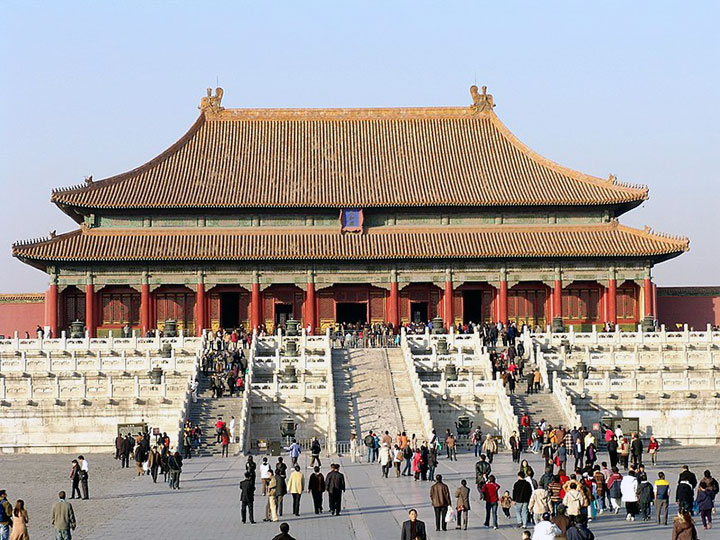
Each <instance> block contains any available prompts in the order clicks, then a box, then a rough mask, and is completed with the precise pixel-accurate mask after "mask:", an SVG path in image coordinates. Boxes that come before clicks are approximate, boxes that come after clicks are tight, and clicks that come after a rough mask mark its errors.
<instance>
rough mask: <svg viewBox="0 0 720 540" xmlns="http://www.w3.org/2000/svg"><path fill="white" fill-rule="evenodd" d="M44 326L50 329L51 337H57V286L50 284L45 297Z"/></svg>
mask: <svg viewBox="0 0 720 540" xmlns="http://www.w3.org/2000/svg"><path fill="white" fill-rule="evenodd" d="M45 302H46V304H45V316H46V319H45V326H49V327H50V333H51V335H52V337H57V335H58V286H57V285H56V284H55V283H51V284H50V287H48V291H47V294H46V295H45Z"/></svg>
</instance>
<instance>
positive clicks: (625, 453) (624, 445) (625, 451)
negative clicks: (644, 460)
mask: <svg viewBox="0 0 720 540" xmlns="http://www.w3.org/2000/svg"><path fill="white" fill-rule="evenodd" d="M618 440H619V441H620V445H619V447H618V450H619V452H620V463H622V466H623V469H625V470H626V471H627V470H628V465H629V460H630V445H629V444H628V441H627V439H626V438H625V437H621V438H620V439H618Z"/></svg>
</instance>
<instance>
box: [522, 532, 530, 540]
mask: <svg viewBox="0 0 720 540" xmlns="http://www.w3.org/2000/svg"><path fill="white" fill-rule="evenodd" d="M522 540H530V531H523V535H522Z"/></svg>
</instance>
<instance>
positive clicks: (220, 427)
mask: <svg viewBox="0 0 720 540" xmlns="http://www.w3.org/2000/svg"><path fill="white" fill-rule="evenodd" d="M218 397H221V396H218ZM224 431H225V422H224V421H223V419H222V416H218V417H217V422H215V435H216V438H215V444H218V443H220V437H221V436H222V434H223V432H224Z"/></svg>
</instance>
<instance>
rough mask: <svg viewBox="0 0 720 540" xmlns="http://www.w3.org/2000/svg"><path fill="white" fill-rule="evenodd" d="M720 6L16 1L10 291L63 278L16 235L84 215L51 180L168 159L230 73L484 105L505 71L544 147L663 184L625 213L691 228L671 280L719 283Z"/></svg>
mask: <svg viewBox="0 0 720 540" xmlns="http://www.w3.org/2000/svg"><path fill="white" fill-rule="evenodd" d="M590 4H592V5H590ZM719 6H720V4H719V3H718V2H710V1H708V2H680V1H678V2H658V1H652V2H649V1H648V2H640V1H632V2H627V1H615V2H613V1H605V2H593V3H590V2H579V1H576V2H551V1H545V2H537V1H533V2H498V1H495V2H450V1H446V2H432V3H428V2H419V1H413V2H389V1H384V2H354V3H352V4H350V3H347V2H338V1H334V2H313V1H311V0H306V1H304V2H296V1H293V2H281V1H274V2H255V3H252V4H250V3H245V2H219V1H214V2H148V1H142V2H128V1H122V2H115V1H114V2H102V1H95V2H62V3H60V2H13V1H8V0H5V1H3V2H2V3H0V54H1V55H2V56H1V57H0V60H1V65H0V97H1V98H2V103H3V104H4V106H3V108H2V123H1V124H0V125H1V126H2V127H0V187H1V188H2V192H3V195H4V196H3V200H4V205H3V211H2V212H1V213H0V248H1V249H0V275H1V276H2V284H0V292H11V291H38V290H43V289H44V288H45V287H46V285H47V277H46V276H45V275H44V274H43V273H41V272H39V271H37V270H34V269H32V268H30V267H28V266H25V265H23V264H22V263H20V262H19V261H16V260H14V259H13V258H12V257H11V255H10V244H11V243H12V241H13V240H16V239H21V238H30V237H34V236H39V235H45V234H47V232H48V231H49V230H51V229H57V230H58V232H63V231H66V230H70V229H73V228H75V224H74V222H72V221H71V220H70V218H68V217H66V216H65V215H64V214H63V213H62V212H60V211H59V210H58V209H57V208H55V207H54V206H53V205H51V204H50V203H49V202H48V201H49V197H50V190H51V188H52V187H58V186H67V185H72V184H77V183H78V182H80V181H82V178H83V176H85V175H87V174H92V175H93V176H94V177H95V179H100V178H104V177H107V176H110V175H113V174H117V173H120V172H122V171H125V170H128V169H131V168H134V167H136V166H138V165H140V164H142V163H144V162H145V161H147V160H148V159H150V158H152V157H154V156H155V155H157V154H158V153H159V152H161V151H162V150H164V149H165V148H166V147H167V146H169V145H170V144H172V143H173V142H174V141H175V140H176V139H177V138H179V137H180V136H181V135H182V134H183V133H184V132H185V131H186V130H187V128H188V127H189V126H190V125H191V124H192V122H193V121H194V120H195V118H196V117H197V115H198V110H197V105H198V103H199V100H200V97H201V96H202V95H204V92H205V88H206V87H207V86H215V81H216V77H217V78H218V79H219V82H220V85H221V86H223V87H224V88H225V98H224V103H223V104H224V105H225V106H228V107H345V106H347V107H364V106H431V105H467V104H469V103H470V96H469V93H468V87H469V86H470V85H471V84H473V83H474V82H476V81H477V83H478V85H482V84H486V85H487V86H488V88H489V92H491V93H492V94H494V96H495V103H496V104H497V107H496V109H495V110H496V112H497V114H498V115H499V116H500V118H501V119H502V120H503V121H504V122H505V123H506V124H507V126H508V127H509V128H510V129H511V130H512V131H513V132H514V133H515V134H516V135H517V136H518V137H519V138H520V139H521V140H522V141H524V142H525V143H526V144H528V145H529V146H530V147H532V148H533V149H535V150H536V151H538V152H540V153H541V154H543V155H544V156H546V157H548V158H550V159H552V160H555V161H557V162H559V163H561V164H563V165H567V166H570V167H573V168H576V169H579V170H581V171H583V172H586V173H590V174H594V175H597V176H601V177H607V175H608V174H609V173H613V174H616V175H617V177H618V179H620V180H623V181H627V182H634V183H642V184H647V185H648V186H650V200H649V201H647V202H646V203H645V204H643V205H642V207H640V208H638V209H636V210H634V211H633V212H631V213H630V214H628V215H626V216H625V217H623V218H622V221H623V222H624V223H627V224H629V225H633V226H640V227H642V226H643V225H646V224H647V225H650V226H652V227H653V228H655V229H657V230H660V231H664V232H669V233H674V234H683V235H687V236H689V237H690V240H691V251H690V253H687V254H685V255H682V256H681V257H679V258H678V259H675V260H672V261H669V262H666V263H664V264H661V265H659V266H658V267H656V271H655V276H656V280H657V282H658V283H659V284H660V285H712V284H715V285H718V284H720V279H718V272H717V268H718V266H719V263H720V255H718V248H717V246H716V242H715V241H714V238H716V237H717V235H718V233H717V231H718V224H717V221H716V220H717V219H718V217H719V216H718V213H719V211H720V204H719V203H720V189H719V188H718V183H719V180H720V178H719V176H720V174H719V173H718V171H720V152H719V151H718V149H719V147H720V145H719V143H720V136H719V135H718V133H719V132H718V126H719V125H720V105H719V102H720V91H719V90H718V84H720V75H719V73H720V70H719V68H720V65H719V64H720V62H719V59H720V38H719V37H718V36H719V35H720V33H719V32H718V29H717V24H718V21H719V20H720V7H719Z"/></svg>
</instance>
